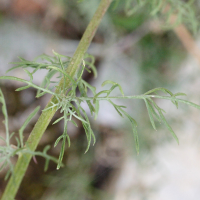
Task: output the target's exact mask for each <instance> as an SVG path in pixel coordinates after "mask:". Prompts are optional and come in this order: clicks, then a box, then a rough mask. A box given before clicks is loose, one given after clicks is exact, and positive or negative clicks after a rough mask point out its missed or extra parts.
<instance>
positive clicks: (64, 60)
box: [0, 51, 200, 169]
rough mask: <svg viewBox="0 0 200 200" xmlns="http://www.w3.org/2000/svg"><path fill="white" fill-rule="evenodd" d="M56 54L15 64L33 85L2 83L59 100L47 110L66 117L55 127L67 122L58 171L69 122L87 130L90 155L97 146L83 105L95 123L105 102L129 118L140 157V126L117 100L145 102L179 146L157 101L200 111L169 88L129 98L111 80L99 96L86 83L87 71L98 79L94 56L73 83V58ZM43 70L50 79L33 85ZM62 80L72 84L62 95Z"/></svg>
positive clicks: (3, 77) (44, 153) (20, 138)
mask: <svg viewBox="0 0 200 200" xmlns="http://www.w3.org/2000/svg"><path fill="white" fill-rule="evenodd" d="M53 53H54V56H53V57H51V56H47V55H41V56H39V57H38V58H37V59H36V60H34V61H27V60H25V59H22V58H20V60H21V61H20V62H15V63H14V64H15V65H16V66H15V67H13V68H12V69H15V68H18V67H22V68H23V69H24V71H25V72H26V73H27V74H28V76H29V77H30V81H27V80H24V79H19V78H16V77H13V76H2V77H0V79H9V80H17V81H21V82H23V83H26V84H27V86H23V87H20V88H18V89H17V91H19V90H24V89H27V88H29V87H34V88H35V89H37V90H38V92H37V95H36V97H41V96H43V95H44V94H47V93H48V94H53V95H54V96H55V97H56V99H57V103H53V102H51V105H50V106H49V107H48V108H46V109H45V110H49V109H54V108H56V110H59V111H60V113H63V116H62V117H60V118H59V119H57V120H56V121H54V123H53V124H55V123H58V122H59V121H60V120H64V131H63V134H62V135H61V136H59V137H58V138H57V140H56V141H55V144H54V146H56V145H57V144H58V143H59V142H62V146H61V151H60V155H59V159H58V165H57V169H59V168H60V166H61V165H62V159H63V155H64V151H65V146H66V141H67V144H68V146H70V138H69V136H68V133H67V125H68V122H69V121H71V122H72V123H73V124H74V125H75V126H77V124H76V122H75V121H74V118H76V119H78V120H80V121H81V123H82V125H83V128H84V130H85V133H86V138H87V141H88V145H87V148H86V151H85V152H87V151H88V150H89V147H90V145H91V143H93V145H94V144H95V135H94V133H93V131H92V128H91V124H90V121H89V117H88V116H87V113H86V111H85V110H84V109H83V107H82V106H81V103H82V102H86V103H87V105H88V108H89V110H90V113H91V115H94V117H95V119H96V118H97V115H98V111H99V102H100V101H102V100H105V101H108V102H109V103H110V104H111V105H112V106H113V107H114V108H115V110H116V111H117V113H118V114H119V115H120V116H121V117H126V118H128V120H129V121H130V123H131V125H132V130H133V135H134V140H135V146H136V151H137V153H139V137H138V132H137V123H136V121H135V120H134V119H133V118H132V117H131V116H130V115H129V114H128V113H127V112H126V111H125V108H126V107H125V106H123V105H117V104H115V103H114V101H113V100H114V99H141V100H144V103H145V105H146V107H147V111H148V115H149V119H150V122H151V124H152V127H153V128H154V129H155V130H156V123H155V120H157V121H158V122H160V123H161V122H162V123H163V124H164V125H165V126H166V128H167V129H168V130H169V131H170V133H171V134H172V136H173V137H174V138H175V140H176V141H177V143H179V142H178V138H177V136H176V134H175V133H174V131H173V129H172V128H171V126H170V125H169V124H168V122H167V121H166V119H165V116H164V112H165V111H164V110H163V109H162V108H160V107H159V106H158V105H157V104H156V103H155V101H154V98H160V99H167V100H170V101H171V102H172V103H173V104H174V105H175V106H176V107H177V108H178V103H179V102H181V103H184V104H188V105H190V106H193V107H195V108H198V109H200V106H198V105H196V104H194V103H191V102H189V101H186V100H183V99H179V98H177V97H179V96H183V95H185V94H184V93H175V94H173V93H172V92H171V91H169V90H168V89H166V88H155V89H152V90H150V91H148V92H146V93H144V94H142V95H135V96H125V95H124V92H123V90H122V87H121V86H120V85H119V84H118V83H116V82H113V81H110V80H107V81H104V82H103V83H102V86H105V85H107V84H109V85H111V87H110V89H107V90H102V91H100V92H98V93H97V92H96V88H95V87H93V86H92V85H90V84H89V83H87V82H85V81H84V80H83V79H82V75H83V72H84V70H87V71H89V72H91V70H92V71H93V73H94V75H95V76H96V69H95V67H94V58H93V57H92V56H91V55H86V56H85V58H84V60H83V61H82V65H81V67H80V68H79V70H78V72H77V74H76V77H75V78H74V79H73V78H72V77H70V75H69V74H67V73H66V72H65V69H66V67H67V65H68V63H69V61H70V58H69V57H66V56H63V55H60V54H58V53H56V52H54V51H53ZM38 59H42V60H43V62H38ZM40 69H46V71H47V73H46V76H45V78H44V80H43V82H42V84H41V86H37V85H35V84H34V83H33V74H34V73H35V72H36V71H38V70H40ZM9 71H10V70H9ZM56 75H57V81H52V79H53V78H54V76H56ZM62 77H63V78H64V80H65V81H66V79H69V80H70V81H71V85H70V86H69V87H66V86H65V83H64V84H63V87H62V88H61V89H60V90H59V92H58V93H56V92H55V90H56V88H57V84H58V82H59V81H60V79H61V78H62ZM50 86H51V88H50ZM115 88H118V89H119V91H120V93H121V96H110V94H111V92H112V91H113V90H114V89H115ZM77 90H79V92H80V95H79V96H78V95H77ZM89 90H90V91H91V93H92V95H93V96H88V94H89V93H88V91H89ZM66 91H67V95H66V94H65V93H66ZM160 92H163V93H165V94H166V95H159V94H158V93H160ZM1 102H4V101H3V99H1ZM37 110H38V109H36V110H35V111H34V112H33V113H32V114H31V115H30V116H29V117H28V118H27V120H26V121H25V123H24V125H23V126H22V128H21V129H20V131H19V142H18V147H17V152H19V151H20V150H21V149H20V148H22V149H23V148H24V146H23V130H24V128H25V126H26V125H27V124H28V122H29V121H30V120H31V118H32V117H33V116H34V115H35V113H36V112H37ZM45 110H44V111H45ZM3 111H4V115H5V118H7V117H6V116H7V114H6V112H5V103H3ZM6 127H8V125H7V121H6ZM6 130H7V129H6ZM8 135H9V133H7V138H8V137H9V136H8ZM6 141H7V143H8V145H7V146H8V147H9V142H8V139H6ZM92 141H93V142H92ZM23 151H24V149H23ZM26 151H27V150H26ZM29 153H31V152H29ZM32 154H33V155H40V154H39V153H33V152H32ZM42 155H43V156H44V157H45V158H46V159H50V157H48V156H47V155H46V150H45V151H44V152H43V154H42Z"/></svg>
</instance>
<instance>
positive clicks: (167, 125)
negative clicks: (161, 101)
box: [158, 109, 179, 144]
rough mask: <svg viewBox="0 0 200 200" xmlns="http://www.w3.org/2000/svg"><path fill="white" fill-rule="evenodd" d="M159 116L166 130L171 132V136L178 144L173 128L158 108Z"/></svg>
mask: <svg viewBox="0 0 200 200" xmlns="http://www.w3.org/2000/svg"><path fill="white" fill-rule="evenodd" d="M158 112H159V114H160V117H161V119H162V121H163V122H164V124H165V126H166V127H167V128H168V130H169V131H170V133H171V134H172V136H173V137H174V139H175V140H176V142H177V143H178V144H179V140H178V137H177V136H176V134H175V133H174V131H173V129H172V128H171V126H170V125H169V124H168V123H167V121H166V119H165V117H164V115H163V113H162V111H161V110H160V109H159V110H158Z"/></svg>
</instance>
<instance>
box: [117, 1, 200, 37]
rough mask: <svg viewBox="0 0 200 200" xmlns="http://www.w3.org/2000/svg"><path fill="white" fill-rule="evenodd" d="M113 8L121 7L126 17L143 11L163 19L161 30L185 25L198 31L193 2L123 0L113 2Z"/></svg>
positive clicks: (195, 31) (194, 2)
mask: <svg viewBox="0 0 200 200" xmlns="http://www.w3.org/2000/svg"><path fill="white" fill-rule="evenodd" d="M114 2H115V3H114V6H113V8H117V6H121V7H122V6H123V7H124V10H125V13H126V14H127V16H131V15H133V14H134V15H135V14H136V13H137V12H138V11H141V10H143V11H144V14H146V13H149V15H150V16H156V17H159V19H160V20H161V19H163V21H164V25H163V28H172V27H174V26H176V25H178V24H180V23H184V24H186V25H187V26H188V27H189V28H190V29H191V30H192V31H193V32H194V33H197V31H198V29H199V22H198V18H197V11H196V10H195V9H196V8H195V4H196V2H197V1H195V0H187V1H182V0H125V1H123V2H121V1H119V0H116V1H114ZM172 14H175V15H177V17H176V20H175V22H174V23H173V24H171V22H170V18H171V16H172Z"/></svg>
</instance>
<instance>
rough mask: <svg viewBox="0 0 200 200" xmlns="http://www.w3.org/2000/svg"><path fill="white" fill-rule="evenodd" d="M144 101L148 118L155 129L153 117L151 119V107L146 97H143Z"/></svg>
mask: <svg viewBox="0 0 200 200" xmlns="http://www.w3.org/2000/svg"><path fill="white" fill-rule="evenodd" d="M144 102H145V104H146V107H147V111H148V114H149V119H150V122H151V125H152V126H153V128H154V129H155V130H156V126H155V123H154V119H153V115H152V109H151V107H150V106H149V102H148V101H147V100H146V99H144Z"/></svg>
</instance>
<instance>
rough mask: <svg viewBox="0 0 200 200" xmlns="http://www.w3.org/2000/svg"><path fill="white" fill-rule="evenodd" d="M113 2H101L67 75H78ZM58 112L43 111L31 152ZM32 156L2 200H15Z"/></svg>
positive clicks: (26, 156)
mask: <svg viewBox="0 0 200 200" xmlns="http://www.w3.org/2000/svg"><path fill="white" fill-rule="evenodd" d="M111 2H112V0H101V2H100V4H99V6H98V8H97V10H96V12H95V14H94V16H93V18H92V19H91V21H90V23H89V25H88V26H87V29H86V30H85V33H84V34H83V37H82V39H81V41H80V43H79V45H78V47H77V50H76V51H75V53H74V55H73V57H72V59H71V62H70V64H69V66H68V67H67V71H66V72H67V73H68V74H69V75H70V76H71V77H74V75H75V74H76V71H77V69H78V68H79V66H80V63H81V62H82V59H83V56H84V54H85V53H86V51H87V49H88V47H89V45H90V43H91V41H92V39H93V37H94V34H95V33H96V30H97V28H98V26H99V24H100V21H101V19H102V18H103V16H104V14H105V12H106V11H107V9H108V7H109V5H110V4H111ZM63 84H64V79H62V80H61V81H60V83H59V86H58V88H57V89H56V91H55V92H56V93H57V94H58V93H59V91H61V88H62V86H63ZM70 84H71V81H70V80H69V79H67V80H66V82H65V86H66V87H67V86H69V85H70ZM51 102H53V103H57V99H56V97H55V96H52V98H51V99H50V101H49V103H48V104H47V106H46V108H48V107H49V106H51ZM55 112H56V108H54V109H49V110H46V111H43V112H42V114H41V116H40V117H39V119H38V121H37V123H36V124H35V126H34V128H33V130H32V132H31V134H30V136H29V138H28V140H27V142H26V146H28V148H29V149H30V150H31V151H35V149H36V147H37V145H38V143H39V141H40V139H41V137H42V135H43V133H44V131H45V130H46V128H47V126H48V125H49V123H50V121H51V119H52V117H53V115H54V114H55ZM31 157H32V155H31V154H28V153H25V154H22V155H20V156H19V158H18V161H17V163H16V166H15V168H14V173H13V174H12V176H11V178H10V180H9V182H8V184H7V187H6V189H5V191H4V194H3V196H2V200H13V199H14V197H15V195H16V193H17V191H18V189H19V186H20V184H21V181H22V179H23V177H24V174H25V172H26V170H27V167H28V165H29V162H30V160H31Z"/></svg>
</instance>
